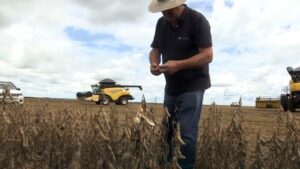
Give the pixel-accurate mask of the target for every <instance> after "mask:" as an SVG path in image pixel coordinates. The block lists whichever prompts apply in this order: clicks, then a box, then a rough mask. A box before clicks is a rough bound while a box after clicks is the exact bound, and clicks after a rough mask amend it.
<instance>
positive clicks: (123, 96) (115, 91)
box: [76, 78, 142, 105]
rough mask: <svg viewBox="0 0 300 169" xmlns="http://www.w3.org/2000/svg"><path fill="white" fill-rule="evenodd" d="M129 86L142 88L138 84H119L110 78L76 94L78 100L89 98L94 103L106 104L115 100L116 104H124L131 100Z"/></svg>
mask: <svg viewBox="0 0 300 169" xmlns="http://www.w3.org/2000/svg"><path fill="white" fill-rule="evenodd" d="M129 87H136V88H139V89H140V90H142V86H139V85H120V84H117V83H116V82H115V81H114V80H112V79H109V78H107V79H104V80H101V81H100V82H99V84H94V85H91V88H92V91H88V92H78V93H77V94H76V96H77V98H78V99H79V100H82V99H84V100H89V101H91V102H95V103H96V104H103V105H108V104H109V103H110V102H115V103H116V104H118V105H126V104H127V103H128V101H129V100H133V99H134V98H133V96H132V95H131V94H130V91H129Z"/></svg>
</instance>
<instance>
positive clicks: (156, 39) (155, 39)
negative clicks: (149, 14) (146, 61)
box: [151, 20, 159, 48]
mask: <svg viewBox="0 0 300 169" xmlns="http://www.w3.org/2000/svg"><path fill="white" fill-rule="evenodd" d="M158 34H159V20H158V21H157V23H156V27H155V34H154V38H153V41H152V43H151V47H152V48H159V43H158V37H159V35H158Z"/></svg>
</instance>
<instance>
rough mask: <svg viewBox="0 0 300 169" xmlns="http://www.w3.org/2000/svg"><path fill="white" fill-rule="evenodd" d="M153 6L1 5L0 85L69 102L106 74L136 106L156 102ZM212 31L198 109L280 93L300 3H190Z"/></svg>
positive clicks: (78, 1) (298, 44)
mask: <svg viewBox="0 0 300 169" xmlns="http://www.w3.org/2000/svg"><path fill="white" fill-rule="evenodd" d="M149 2H150V0H110V1H107V0H43V1H40V0H26V1H25V0H0V81H12V82H14V83H15V84H16V85H17V86H18V87H20V88H21V89H22V91H23V93H24V95H25V96H34V97H53V98H75V94H76V92H77V91H87V90H89V89H90V84H95V83H97V82H98V81H100V80H102V79H104V78H112V79H114V80H115V81H117V82H118V83H119V84H128V85H137V84H139V85H142V86H143V89H144V90H143V91H139V90H138V89H132V90H131V91H132V93H133V95H134V97H135V98H136V101H139V100H140V99H141V96H142V94H144V95H145V97H146V100H147V101H149V102H154V101H156V102H162V100H163V90H164V89H163V88H164V83H165V82H164V77H163V76H159V77H156V76H152V75H151V74H150V72H149V63H148V53H149V50H150V43H151V41H152V38H153V34H154V27H155V24H156V21H157V19H158V18H159V17H160V16H161V14H160V13H157V14H152V13H149V12H148V11H147V7H148V4H149ZM187 5H188V6H189V7H192V8H194V9H196V10H198V11H200V12H202V13H203V14H204V15H205V16H206V17H207V19H208V20H209V22H210V24H211V27H212V35H213V46H214V60H213V62H212V63H211V64H210V74H211V80H212V87H211V88H210V89H209V90H207V91H206V94H205V99H204V103H205V104H210V103H211V102H213V101H215V102H216V103H217V104H230V103H231V102H233V101H238V99H239V97H240V96H241V97H242V99H243V103H244V104H246V105H254V102H255V98H256V97H257V96H266V97H277V96H279V95H280V92H281V89H282V87H284V86H286V85H287V84H288V80H289V78H290V77H289V75H288V73H287V71H286V67H287V66H292V67H299V66H300V59H299V58H300V15H299V11H300V1H299V0H251V1H249V0H187Z"/></svg>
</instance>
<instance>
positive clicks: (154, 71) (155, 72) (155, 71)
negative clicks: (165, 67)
mask: <svg viewBox="0 0 300 169" xmlns="http://www.w3.org/2000/svg"><path fill="white" fill-rule="evenodd" d="M150 71H151V73H152V74H153V75H155V76H158V75H160V74H161V72H160V71H159V66H158V64H156V63H152V64H151V65H150Z"/></svg>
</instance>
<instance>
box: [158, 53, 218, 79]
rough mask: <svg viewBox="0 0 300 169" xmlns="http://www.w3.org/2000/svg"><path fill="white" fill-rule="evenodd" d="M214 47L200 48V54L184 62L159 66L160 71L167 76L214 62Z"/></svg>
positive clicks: (173, 61)
mask: <svg viewBox="0 0 300 169" xmlns="http://www.w3.org/2000/svg"><path fill="white" fill-rule="evenodd" d="M212 60H213V50H212V47H208V48H200V47H199V48H198V54H196V55H194V56H192V57H190V58H188V59H184V60H169V61H168V62H166V63H165V64H163V65H161V66H159V70H160V72H162V73H165V74H174V73H176V72H178V71H179V70H183V69H192V68H198V67H201V66H203V65H205V64H208V63H210V62H212Z"/></svg>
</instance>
